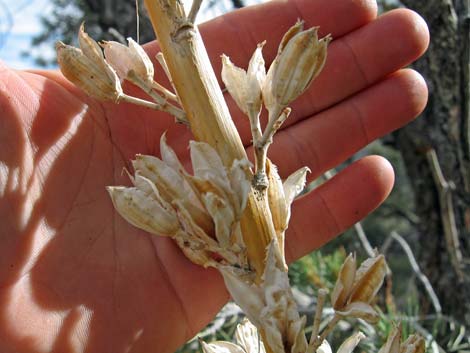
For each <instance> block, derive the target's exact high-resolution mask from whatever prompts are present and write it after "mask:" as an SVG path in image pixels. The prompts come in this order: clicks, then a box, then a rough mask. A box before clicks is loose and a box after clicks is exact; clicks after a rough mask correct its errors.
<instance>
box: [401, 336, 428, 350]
mask: <svg viewBox="0 0 470 353" xmlns="http://www.w3.org/2000/svg"><path fill="white" fill-rule="evenodd" d="M425 351H426V342H425V341H424V338H423V337H421V336H420V335H417V334H414V335H411V336H409V337H408V338H407V339H406V341H405V342H403V343H402V344H401V346H400V353H424V352H425Z"/></svg>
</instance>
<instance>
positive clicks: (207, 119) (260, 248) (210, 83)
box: [145, 0, 275, 280]
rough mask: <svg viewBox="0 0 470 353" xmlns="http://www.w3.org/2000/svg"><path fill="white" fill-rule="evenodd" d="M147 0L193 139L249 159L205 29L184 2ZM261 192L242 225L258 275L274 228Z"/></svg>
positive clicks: (226, 159)
mask: <svg viewBox="0 0 470 353" xmlns="http://www.w3.org/2000/svg"><path fill="white" fill-rule="evenodd" d="M145 5H146V7H147V10H148V12H149V16H150V19H151V21H152V24H153V27H154V30H155V32H156V35H157V38H158V40H159V44H160V48H161V50H162V53H163V56H164V59H165V62H166V65H167V67H168V72H169V75H170V77H171V79H172V81H173V84H174V87H175V91H176V93H177V95H178V97H179V99H180V102H181V105H182V107H183V108H184V110H185V111H186V114H187V117H188V121H189V123H190V126H191V130H192V133H193V134H194V137H195V139H196V140H199V141H203V142H206V143H208V144H210V145H211V146H212V147H213V148H214V149H215V150H216V151H217V152H218V154H219V156H220V158H221V160H222V162H223V163H224V165H225V166H227V167H230V166H231V165H232V163H233V161H234V160H235V159H239V160H241V159H246V158H247V157H246V153H245V149H244V147H243V144H242V142H241V139H240V136H239V135H238V132H237V130H236V128H235V125H234V124H233V121H232V119H231V117H230V113H229V111H228V108H227V105H226V103H225V100H224V97H223V95H222V92H221V90H220V87H219V84H218V82H217V78H216V76H215V74H214V71H213V69H212V66H211V63H210V61H209V57H208V54H207V52H206V50H205V48H204V45H203V42H202V38H201V35H200V33H199V31H198V30H197V28H196V27H195V26H194V24H192V23H190V22H188V20H187V18H186V15H185V13H184V9H183V5H182V4H181V3H180V2H178V1H176V0H145ZM159 61H160V62H161V61H162V60H159ZM257 196H258V197H256V196H255V194H254V193H250V196H249V199H248V202H247V207H246V209H245V212H244V213H243V216H242V219H241V229H242V233H243V239H244V242H245V244H246V246H247V255H248V259H249V262H250V265H251V267H253V268H254V269H255V271H256V275H257V278H258V280H260V279H261V276H262V274H263V272H264V266H265V265H264V258H265V254H266V247H267V246H268V244H269V243H270V242H271V239H272V238H274V237H275V230H274V226H273V224H272V220H271V218H270V214H269V208H268V207H269V206H268V204H267V200H266V198H263V197H262V195H257Z"/></svg>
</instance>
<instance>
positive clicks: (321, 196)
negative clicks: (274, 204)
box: [286, 156, 394, 261]
mask: <svg viewBox="0 0 470 353" xmlns="http://www.w3.org/2000/svg"><path fill="white" fill-rule="evenodd" d="M393 182H394V173H393V169H392V167H391V165H390V163H389V162H388V161H387V160H386V159H384V158H382V157H379V156H370V157H365V158H363V159H361V160H359V161H357V162H355V163H354V164H352V165H350V166H349V167H347V168H346V169H344V170H343V171H342V172H340V173H339V174H337V175H336V176H335V177H334V178H332V179H331V180H329V181H328V182H326V183H324V184H322V185H321V186H320V187H318V188H317V189H315V190H314V191H312V192H311V193H310V194H309V195H308V196H306V197H304V198H301V199H300V200H297V201H296V202H294V204H293V209H292V219H291V221H290V224H291V227H290V228H289V229H288V231H287V238H286V256H287V259H288V261H292V260H295V259H298V258H299V257H301V256H304V255H305V254H307V253H309V252H310V251H312V250H313V249H317V248H319V247H320V246H321V245H323V244H324V243H326V242H328V241H330V240H331V239H332V238H334V237H335V236H337V235H338V234H340V233H341V232H343V231H345V230H346V229H347V228H349V227H350V226H352V225H353V224H354V223H356V222H358V221H360V220H361V219H362V218H364V217H365V216H366V215H367V214H369V213H370V212H371V211H373V210H374V209H375V208H377V207H378V206H379V205H380V204H381V203H382V202H383V201H384V200H385V198H386V197H387V196H388V195H389V193H390V191H391V189H392V186H393Z"/></svg>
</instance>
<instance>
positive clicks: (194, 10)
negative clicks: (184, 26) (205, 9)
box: [188, 0, 202, 23]
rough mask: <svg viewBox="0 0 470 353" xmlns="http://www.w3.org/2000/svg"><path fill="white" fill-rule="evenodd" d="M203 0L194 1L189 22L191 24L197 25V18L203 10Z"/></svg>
mask: <svg viewBox="0 0 470 353" xmlns="http://www.w3.org/2000/svg"><path fill="white" fill-rule="evenodd" d="M201 4H202V0H193V3H192V5H191V10H190V11H189V15H188V21H189V22H191V23H196V16H197V13H198V12H199V9H200V8H201Z"/></svg>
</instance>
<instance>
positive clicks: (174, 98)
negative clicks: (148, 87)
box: [152, 81, 178, 103]
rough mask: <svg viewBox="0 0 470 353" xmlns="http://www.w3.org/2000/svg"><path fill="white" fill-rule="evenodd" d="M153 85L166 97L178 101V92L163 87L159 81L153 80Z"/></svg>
mask: <svg viewBox="0 0 470 353" xmlns="http://www.w3.org/2000/svg"><path fill="white" fill-rule="evenodd" d="M152 87H153V89H156V90H157V91H159V92H160V93H161V94H163V95H164V96H165V98H166V99H170V100H172V101H173V102H176V103H178V97H177V96H176V94H174V93H172V92H170V91H169V90H168V89H166V88H165V87H163V86H162V85H161V84H159V83H158V82H156V81H153V83H152Z"/></svg>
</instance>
